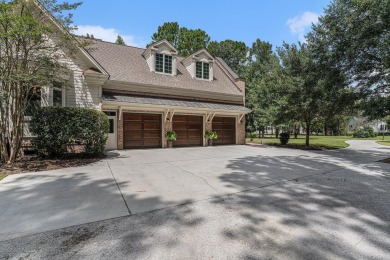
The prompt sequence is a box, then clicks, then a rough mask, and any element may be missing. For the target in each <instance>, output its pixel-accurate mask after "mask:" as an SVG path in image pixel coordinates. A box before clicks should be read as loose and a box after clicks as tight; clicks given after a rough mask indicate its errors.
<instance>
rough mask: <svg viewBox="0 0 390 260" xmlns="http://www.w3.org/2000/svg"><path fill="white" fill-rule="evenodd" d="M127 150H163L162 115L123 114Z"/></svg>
mask: <svg viewBox="0 0 390 260" xmlns="http://www.w3.org/2000/svg"><path fill="white" fill-rule="evenodd" d="M123 142H124V143H123V146H124V148H125V149H137V148H138V149H142V148H161V144H162V137H161V115H159V114H134V113H132V114H130V113H125V114H123Z"/></svg>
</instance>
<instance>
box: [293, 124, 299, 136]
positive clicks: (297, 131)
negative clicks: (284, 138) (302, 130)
mask: <svg viewBox="0 0 390 260" xmlns="http://www.w3.org/2000/svg"><path fill="white" fill-rule="evenodd" d="M298 134H299V126H296V125H294V138H295V139H297V138H298Z"/></svg>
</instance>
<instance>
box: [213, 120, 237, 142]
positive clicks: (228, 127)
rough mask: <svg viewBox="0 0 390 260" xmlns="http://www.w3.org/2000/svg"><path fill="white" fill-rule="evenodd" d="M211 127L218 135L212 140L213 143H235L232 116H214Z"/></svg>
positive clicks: (234, 122)
mask: <svg viewBox="0 0 390 260" xmlns="http://www.w3.org/2000/svg"><path fill="white" fill-rule="evenodd" d="M212 128H213V131H216V132H217V135H218V139H217V140H215V141H213V143H214V144H217V145H218V144H235V143H236V119H235V118H234V117H214V119H213V124H212Z"/></svg>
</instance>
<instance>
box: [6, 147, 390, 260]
mask: <svg viewBox="0 0 390 260" xmlns="http://www.w3.org/2000/svg"><path fill="white" fill-rule="evenodd" d="M237 149H240V148H237ZM244 149H246V148H244ZM248 149H249V148H248ZM250 149H263V148H250ZM252 151H253V150H248V155H247V156H244V157H243V156H241V157H238V158H235V159H231V160H230V164H229V165H228V166H229V168H230V169H232V171H231V172H229V173H225V174H220V175H218V179H219V180H220V182H219V183H213V182H210V183H208V185H210V186H211V187H213V184H214V186H215V189H216V190H217V191H229V189H232V188H234V189H236V188H237V187H240V186H241V189H239V190H238V191H235V190H234V189H233V190H232V191H230V192H229V193H228V194H227V195H226V194H223V193H221V194H219V193H218V194H214V195H213V196H210V197H209V198H199V199H198V200H193V201H184V204H183V205H177V204H176V205H175V204H173V205H171V204H169V203H168V204H166V205H164V203H162V204H159V207H158V208H155V209H154V208H151V209H148V210H144V211H140V212H139V213H132V214H131V215H126V216H123V217H117V218H112V219H107V220H104V221H95V222H92V223H89V224H88V223H87V224H82V225H76V226H72V227H67V228H62V229H56V230H52V231H48V232H42V233H38V234H34V235H29V236H23V237H18V238H15V239H10V240H5V241H2V242H1V243H0V259H389V258H390V193H389V188H390V164H384V163H378V162H376V161H377V160H379V159H383V158H386V157H390V149H389V148H385V147H384V146H379V145H376V144H374V143H373V142H370V141H357V142H351V147H350V148H349V149H343V150H338V151H331V152H304V153H301V154H299V155H296V156H295V159H293V158H291V157H289V156H288V155H289V154H294V153H295V151H292V150H286V149H276V148H272V149H270V150H268V149H264V150H262V152H261V154H263V155H261V154H257V155H255V154H254V153H252ZM128 167H129V168H131V166H128ZM184 169H185V170H186V169H187V168H185V167H184ZM243 169H247V170H248V173H258V174H260V175H261V174H262V173H267V175H266V176H265V177H266V178H269V179H270V181H269V182H261V186H258V187H253V186H250V185H249V186H248V182H249V183H250V179H248V176H247V175H245V172H243ZM209 174H210V173H208V175H209ZM197 175H200V176H201V177H202V175H201V172H199V173H197ZM271 175H275V176H279V177H277V178H272V176H271ZM286 175H290V176H292V178H291V179H286V178H285V177H283V178H282V177H280V176H286ZM253 176H254V175H251V178H254V177H253ZM210 178H211V177H207V178H205V179H206V180H209V179H210ZM253 182H255V183H257V179H253ZM0 185H1V184H0ZM223 187H225V188H226V189H227V190H224V189H223ZM192 192H193V191H192ZM188 193H189V194H188V196H189V197H191V191H190V190H189V192H188ZM163 195H164V193H161V195H160V196H163ZM215 195H216V196H215ZM128 196H131V195H128ZM155 196H157V195H155ZM170 196H171V195H170ZM181 196H183V197H182V198H185V196H184V195H181ZM115 198H116V197H115ZM133 199H134V200H135V198H133ZM143 199H144V200H147V199H148V198H143ZM125 200H126V198H125ZM127 201H128V202H129V203H131V202H132V200H127ZM162 201H163V202H164V200H162ZM180 201H181V200H179V202H180ZM106 203H109V202H106ZM153 205H154V204H153Z"/></svg>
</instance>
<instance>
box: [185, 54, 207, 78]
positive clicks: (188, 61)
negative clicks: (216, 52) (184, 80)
mask: <svg viewBox="0 0 390 260" xmlns="http://www.w3.org/2000/svg"><path fill="white" fill-rule="evenodd" d="M182 64H183V65H184V67H185V68H186V69H187V70H188V73H190V75H191V77H192V78H193V79H202V80H208V81H212V80H214V72H213V64H214V58H213V56H211V54H210V53H208V52H207V51H206V50H204V49H202V50H200V51H197V52H195V53H194V54H191V55H189V56H188V57H187V58H185V59H184V60H182Z"/></svg>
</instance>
